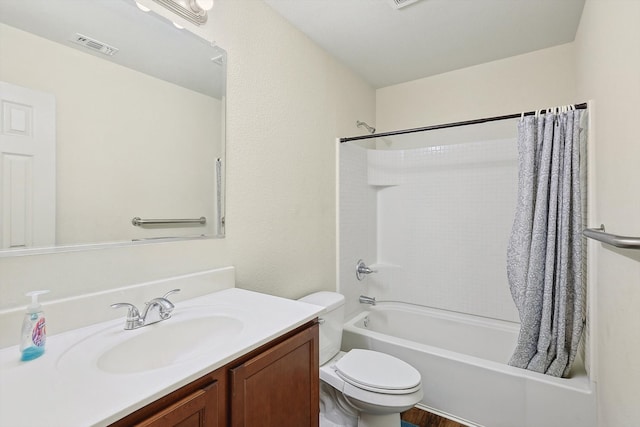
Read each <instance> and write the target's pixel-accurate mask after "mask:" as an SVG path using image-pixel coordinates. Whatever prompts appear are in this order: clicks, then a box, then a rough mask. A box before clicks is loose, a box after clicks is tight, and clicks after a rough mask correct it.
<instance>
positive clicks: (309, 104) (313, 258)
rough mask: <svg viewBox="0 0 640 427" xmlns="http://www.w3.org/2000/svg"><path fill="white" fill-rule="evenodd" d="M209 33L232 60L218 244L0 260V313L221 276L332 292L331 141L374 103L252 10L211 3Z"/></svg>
mask: <svg viewBox="0 0 640 427" xmlns="http://www.w3.org/2000/svg"><path fill="white" fill-rule="evenodd" d="M212 21H213V22H212V24H214V25H212V26H211V27H212V28H213V30H214V31H215V34H213V38H214V39H215V40H216V41H217V42H218V44H219V45H220V46H221V47H223V48H225V49H226V50H227V51H228V53H229V74H228V94H229V95H228V109H227V136H228V144H227V156H228V157H227V165H228V169H227V178H228V181H227V229H226V230H227V238H226V239H223V240H207V241H197V242H193V241H187V242H174V243H163V244H152V245H146V246H138V247H127V248H108V249H97V250H85V251H81V252H75V253H64V254H49V255H37V256H27V257H18V258H0V295H1V298H2V301H1V302H0V303H1V306H3V307H7V306H15V305H23V304H25V302H26V301H25V298H24V297H22V296H21V293H22V292H23V291H26V290H29V289H48V288H49V289H52V290H53V292H52V294H50V296H49V298H51V299H53V298H58V297H62V296H67V295H74V294H77V293H81V292H84V291H91V290H93V291H95V290H100V289H109V288H113V287H116V286H123V285H125V284H128V283H134V282H137V281H141V280H152V279H155V278H160V277H164V276H167V275H172V274H181V273H186V272H189V271H198V270H203V269H206V268H210V267H218V266H225V265H235V266H236V267H237V280H238V286H241V287H244V288H249V289H255V290H259V291H264V292H267V293H271V294H277V295H282V296H287V297H298V296H302V295H303V294H305V293H308V292H311V291H316V290H321V289H324V290H333V289H335V280H336V272H335V268H336V267H335V265H336V262H335V256H336V237H335V235H336V231H335V203H336V202H335V198H336V196H335V183H336V181H335V150H336V146H335V138H336V137H338V136H341V135H345V134H358V133H359V130H358V129H357V128H356V127H355V121H356V120H357V119H360V120H365V121H371V122H373V119H374V110H375V101H374V99H375V92H374V90H373V89H372V88H370V87H369V86H368V85H367V84H365V83H364V82H363V81H362V80H361V79H360V78H358V77H357V76H355V75H354V74H353V73H351V72H350V71H349V70H347V69H346V68H344V67H343V66H342V65H340V64H339V63H338V62H337V61H336V60H334V59H333V58H331V57H330V56H329V55H328V54H326V53H325V52H324V51H322V50H321V49H320V48H318V47H317V46H316V45H314V44H313V43H312V42H311V41H309V40H308V39H307V38H306V37H305V36H304V35H302V33H300V32H298V31H297V30H294V29H293V28H292V27H291V26H290V25H289V24H288V23H286V21H284V20H283V19H282V18H280V17H279V16H278V15H276V14H275V12H273V11H272V10H271V9H270V8H269V7H268V6H266V5H265V4H264V3H263V2H261V1H235V0H219V1H217V2H216V6H215V8H214V18H213V20H212ZM53 320H54V319H49V321H53Z"/></svg>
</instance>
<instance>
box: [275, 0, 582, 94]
mask: <svg viewBox="0 0 640 427" xmlns="http://www.w3.org/2000/svg"><path fill="white" fill-rule="evenodd" d="M265 2H266V3H267V4H268V5H270V6H271V7H272V8H273V9H274V10H275V11H276V12H277V13H279V14H280V15H282V16H283V17H284V18H285V19H286V20H288V21H289V22H290V23H291V24H293V25H294V26H295V27H297V28H298V29H300V30H301V31H302V32H303V33H305V34H306V35H307V36H309V38H311V39H312V40H313V41H315V42H316V43H317V44H318V45H320V46H321V47H322V48H324V49H325V50H326V51H328V52H329V53H331V54H332V55H333V56H335V57H336V58H338V59H339V60H340V61H342V62H343V63H344V64H346V65H347V66H348V67H350V68H351V69H352V70H354V71H355V72H356V73H358V74H359V75H361V76H362V77H363V78H364V79H365V80H366V81H368V82H369V83H370V84H371V85H372V86H374V87H375V88H380V87H385V86H390V85H393V84H397V83H402V82H406V81H410V80H415V79H418V78H422V77H427V76H431V75H435V74H440V73H444V72H447V71H452V70H456V69H460V68H464V67H469V66H472V65H477V64H481V63H485V62H489V61H494V60H497V59H502V58H507V57H510V56H514V55H519V54H523V53H527V52H532V51H534V50H538V49H543V48H547V47H551V46H555V45H559V44H563V43H568V42H571V41H573V39H574V37H575V33H576V30H577V28H578V23H579V22H580V16H581V14H582V8H583V6H584V0H419V1H418V2H417V3H413V4H411V5H409V6H406V7H404V8H401V9H398V10H395V9H394V8H393V7H392V6H391V3H393V0H265Z"/></svg>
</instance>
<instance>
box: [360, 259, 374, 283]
mask: <svg viewBox="0 0 640 427" xmlns="http://www.w3.org/2000/svg"><path fill="white" fill-rule="evenodd" d="M377 272H378V271H377V270H372V269H371V268H370V267H367V265H366V264H365V263H364V261H363V260H361V259H359V260H358V263H357V264H356V278H357V279H358V280H364V276H365V275H366V274H371V273H377Z"/></svg>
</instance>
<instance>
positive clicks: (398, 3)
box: [387, 0, 418, 10]
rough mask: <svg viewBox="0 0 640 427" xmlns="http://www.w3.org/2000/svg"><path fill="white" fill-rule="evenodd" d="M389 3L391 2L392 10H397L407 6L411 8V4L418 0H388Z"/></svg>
mask: <svg viewBox="0 0 640 427" xmlns="http://www.w3.org/2000/svg"><path fill="white" fill-rule="evenodd" d="M387 1H388V2H389V4H390V5H391V7H392V8H394V9H396V10H397V9H401V8H403V7H405V6H409V5H410V4H413V3H415V2H417V1H418V0H387Z"/></svg>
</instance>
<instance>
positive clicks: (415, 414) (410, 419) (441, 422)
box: [401, 408, 466, 427]
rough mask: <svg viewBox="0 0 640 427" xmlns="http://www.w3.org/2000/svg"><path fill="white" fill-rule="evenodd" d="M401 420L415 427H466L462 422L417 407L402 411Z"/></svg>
mask: <svg viewBox="0 0 640 427" xmlns="http://www.w3.org/2000/svg"><path fill="white" fill-rule="evenodd" d="M401 417H402V420H403V421H406V422H407V423H411V424H413V425H415V426H417V427H466V426H465V425H464V424H460V423H457V422H455V421H451V420H448V419H446V418H442V417H439V416H437V415H435V414H432V413H431V412H426V411H422V410H420V409H418V408H412V409H409V410H408V411H406V412H403V413H402V415H401Z"/></svg>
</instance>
